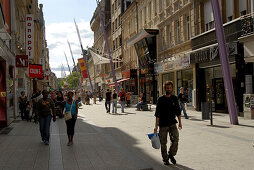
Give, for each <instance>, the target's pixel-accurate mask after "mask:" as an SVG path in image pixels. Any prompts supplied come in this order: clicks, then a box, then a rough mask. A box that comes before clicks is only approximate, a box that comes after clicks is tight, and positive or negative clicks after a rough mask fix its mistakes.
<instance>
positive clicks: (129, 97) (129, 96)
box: [126, 91, 131, 107]
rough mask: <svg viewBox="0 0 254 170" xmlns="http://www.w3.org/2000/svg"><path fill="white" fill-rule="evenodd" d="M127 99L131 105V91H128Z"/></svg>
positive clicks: (128, 105) (128, 104)
mask: <svg viewBox="0 0 254 170" xmlns="http://www.w3.org/2000/svg"><path fill="white" fill-rule="evenodd" d="M126 100H127V107H130V105H131V93H130V92H129V91H128V92H127V93H126Z"/></svg>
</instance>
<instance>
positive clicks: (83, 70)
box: [78, 58, 88, 78]
mask: <svg viewBox="0 0 254 170" xmlns="http://www.w3.org/2000/svg"><path fill="white" fill-rule="evenodd" d="M78 65H79V68H80V70H81V74H82V76H83V78H88V75H87V72H86V65H85V60H84V58H79V59H78Z"/></svg>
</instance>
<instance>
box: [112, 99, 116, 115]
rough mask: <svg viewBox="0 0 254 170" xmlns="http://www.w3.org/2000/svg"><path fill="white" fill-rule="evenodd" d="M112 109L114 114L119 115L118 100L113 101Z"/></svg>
mask: <svg viewBox="0 0 254 170" xmlns="http://www.w3.org/2000/svg"><path fill="white" fill-rule="evenodd" d="M112 107H113V109H112V113H117V100H113V103H112Z"/></svg>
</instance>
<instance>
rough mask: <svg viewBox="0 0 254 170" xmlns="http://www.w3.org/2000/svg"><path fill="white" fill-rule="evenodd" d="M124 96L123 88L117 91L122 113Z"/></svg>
mask: <svg viewBox="0 0 254 170" xmlns="http://www.w3.org/2000/svg"><path fill="white" fill-rule="evenodd" d="M125 97H126V94H125V92H124V91H123V89H121V92H120V93H119V98H120V103H121V109H122V113H124V105H125Z"/></svg>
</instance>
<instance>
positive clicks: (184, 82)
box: [155, 55, 194, 106]
mask: <svg viewBox="0 0 254 170" xmlns="http://www.w3.org/2000/svg"><path fill="white" fill-rule="evenodd" d="M155 72H156V73H157V74H159V76H158V77H159V80H158V81H159V83H158V84H159V92H160V95H163V94H165V90H164V87H163V85H164V83H165V82H166V81H172V82H173V83H174V89H173V90H174V91H173V93H174V94H175V95H178V94H179V92H180V88H181V87H183V88H184V92H185V93H186V94H185V95H186V96H188V105H190V106H194V103H193V96H194V95H193V93H194V86H193V78H194V77H193V66H192V65H190V55H178V56H177V57H172V58H169V59H167V60H165V61H163V62H159V63H156V64H155Z"/></svg>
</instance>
